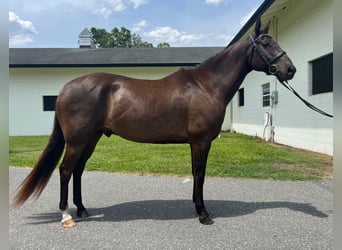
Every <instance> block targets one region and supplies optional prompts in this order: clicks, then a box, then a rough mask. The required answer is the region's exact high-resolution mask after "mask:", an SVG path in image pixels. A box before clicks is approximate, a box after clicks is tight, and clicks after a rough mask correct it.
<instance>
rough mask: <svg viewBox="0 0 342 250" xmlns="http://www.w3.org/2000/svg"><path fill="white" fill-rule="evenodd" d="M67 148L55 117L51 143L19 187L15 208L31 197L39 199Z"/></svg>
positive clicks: (14, 203)
mask: <svg viewBox="0 0 342 250" xmlns="http://www.w3.org/2000/svg"><path fill="white" fill-rule="evenodd" d="M64 146H65V140H64V137H63V132H62V129H61V126H60V124H59V121H58V118H57V116H56V115H55V119H54V127H53V131H52V134H51V136H50V140H49V143H48V144H47V146H46V147H45V149H44V151H43V153H42V154H41V156H40V158H39V160H38V162H37V163H36V165H35V167H34V168H33V169H32V171H31V172H30V174H29V175H28V176H27V177H26V178H25V180H24V181H23V182H22V184H21V185H20V186H19V188H20V190H19V191H18V192H17V193H16V196H15V197H14V201H13V205H14V207H19V206H21V205H22V204H23V203H24V202H25V201H26V200H27V199H28V198H29V197H30V196H31V195H33V196H34V197H36V198H38V197H39V195H40V194H41V193H42V191H43V190H44V188H45V186H46V184H47V183H48V181H49V179H50V177H51V175H52V172H53V170H54V169H55V167H56V165H57V163H58V161H59V159H60V158H61V156H62V153H63V150H64Z"/></svg>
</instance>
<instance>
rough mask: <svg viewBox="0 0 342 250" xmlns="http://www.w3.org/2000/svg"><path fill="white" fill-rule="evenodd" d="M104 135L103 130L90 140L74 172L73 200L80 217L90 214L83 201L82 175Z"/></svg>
mask: <svg viewBox="0 0 342 250" xmlns="http://www.w3.org/2000/svg"><path fill="white" fill-rule="evenodd" d="M101 136H102V132H101V133H98V134H96V135H95V136H94V138H93V139H92V140H91V141H90V142H89V144H88V145H87V147H86V148H85V150H84V151H83V153H82V155H81V158H80V160H79V162H78V164H77V167H76V168H75V170H74V172H73V201H74V204H75V205H76V207H77V216H78V217H79V218H86V217H88V216H89V213H88V212H87V210H86V208H85V207H84V205H83V203H82V191H81V186H82V185H81V177H82V173H83V171H84V168H85V165H86V162H87V160H88V159H89V158H90V156H91V155H92V153H93V152H94V150H95V147H96V144H97V142H98V141H99V139H100V138H101Z"/></svg>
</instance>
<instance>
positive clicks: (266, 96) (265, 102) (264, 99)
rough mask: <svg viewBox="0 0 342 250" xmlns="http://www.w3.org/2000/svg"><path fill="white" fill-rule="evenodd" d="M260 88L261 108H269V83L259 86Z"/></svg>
mask: <svg viewBox="0 0 342 250" xmlns="http://www.w3.org/2000/svg"><path fill="white" fill-rule="evenodd" d="M261 87H262V106H263V107H269V106H270V99H271V98H270V97H271V95H270V93H271V92H270V83H269V82H268V83H265V84H263V85H261Z"/></svg>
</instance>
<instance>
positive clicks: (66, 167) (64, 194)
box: [59, 144, 85, 227]
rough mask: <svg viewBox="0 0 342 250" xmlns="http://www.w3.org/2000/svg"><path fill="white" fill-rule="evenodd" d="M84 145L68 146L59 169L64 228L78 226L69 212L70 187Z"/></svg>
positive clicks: (60, 206) (60, 204)
mask: <svg viewBox="0 0 342 250" xmlns="http://www.w3.org/2000/svg"><path fill="white" fill-rule="evenodd" d="M84 148H85V146H84V145H77V146H70V145H69V144H67V146H66V150H65V154H64V158H63V161H62V164H61V166H60V168H59V175H60V202H59V209H60V210H61V211H62V221H61V223H62V226H63V227H73V226H75V225H76V223H75V221H74V220H73V219H72V217H71V215H70V214H69V212H68V192H69V191H68V185H69V181H70V178H71V174H72V173H73V172H74V170H75V167H76V165H77V164H78V162H79V159H80V157H81V154H82V152H83V150H84Z"/></svg>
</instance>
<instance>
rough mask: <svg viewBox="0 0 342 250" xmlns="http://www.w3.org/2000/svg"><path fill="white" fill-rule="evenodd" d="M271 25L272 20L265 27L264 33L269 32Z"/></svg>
mask: <svg viewBox="0 0 342 250" xmlns="http://www.w3.org/2000/svg"><path fill="white" fill-rule="evenodd" d="M270 25H271V20H269V21H268V22H267V24H266V27H265V28H264V30H263V33H264V34H267V33H268V30H269V29H270Z"/></svg>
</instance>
